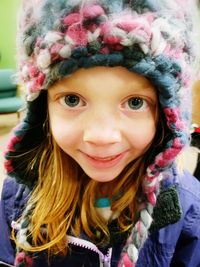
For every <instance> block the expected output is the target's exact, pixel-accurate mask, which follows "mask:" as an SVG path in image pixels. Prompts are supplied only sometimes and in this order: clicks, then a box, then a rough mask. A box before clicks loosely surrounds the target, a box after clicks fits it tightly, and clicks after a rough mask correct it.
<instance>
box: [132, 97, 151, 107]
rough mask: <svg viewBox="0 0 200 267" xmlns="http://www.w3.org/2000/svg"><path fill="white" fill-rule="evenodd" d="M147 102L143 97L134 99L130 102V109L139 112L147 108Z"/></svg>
mask: <svg viewBox="0 0 200 267" xmlns="http://www.w3.org/2000/svg"><path fill="white" fill-rule="evenodd" d="M146 105H147V104H146V101H145V100H144V99H142V98H141V97H132V98H130V99H129V100H128V107H129V108H130V109H134V110H138V109H141V108H142V109H144V108H145V107H146Z"/></svg>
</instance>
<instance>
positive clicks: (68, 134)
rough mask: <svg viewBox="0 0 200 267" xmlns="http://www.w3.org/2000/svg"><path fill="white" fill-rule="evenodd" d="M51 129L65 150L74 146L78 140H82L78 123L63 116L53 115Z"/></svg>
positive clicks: (57, 141)
mask: <svg viewBox="0 0 200 267" xmlns="http://www.w3.org/2000/svg"><path fill="white" fill-rule="evenodd" d="M50 129H51V133H52V135H53V137H54V139H55V141H56V143H57V144H58V145H59V146H60V147H61V148H62V149H64V150H65V148H70V147H74V146H75V144H76V143H77V140H81V136H80V131H79V130H78V127H77V126H76V124H75V123H73V122H70V121H69V122H68V121H66V120H64V119H62V118H59V117H54V116H51V117H50ZM75 133H76V134H75Z"/></svg>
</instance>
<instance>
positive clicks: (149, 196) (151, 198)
mask: <svg viewBox="0 0 200 267" xmlns="http://www.w3.org/2000/svg"><path fill="white" fill-rule="evenodd" d="M147 199H148V201H149V202H150V203H151V205H153V206H155V205H156V195H155V193H154V192H151V193H148V194H147Z"/></svg>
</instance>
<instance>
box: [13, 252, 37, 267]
mask: <svg viewBox="0 0 200 267" xmlns="http://www.w3.org/2000/svg"><path fill="white" fill-rule="evenodd" d="M20 264H23V266H24V267H31V266H32V265H33V260H32V259H31V258H30V257H28V256H26V254H25V253H24V252H20V253H19V254H18V255H17V256H16V259H15V266H16V267H17V266H20Z"/></svg>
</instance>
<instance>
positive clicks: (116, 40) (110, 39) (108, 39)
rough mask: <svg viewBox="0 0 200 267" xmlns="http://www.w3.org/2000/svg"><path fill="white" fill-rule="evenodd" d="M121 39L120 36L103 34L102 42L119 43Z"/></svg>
mask: <svg viewBox="0 0 200 267" xmlns="http://www.w3.org/2000/svg"><path fill="white" fill-rule="evenodd" d="M120 41H121V38H120V37H117V36H111V35H109V36H105V37H104V42H105V43H106V44H110V45H115V44H119V43H120Z"/></svg>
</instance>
